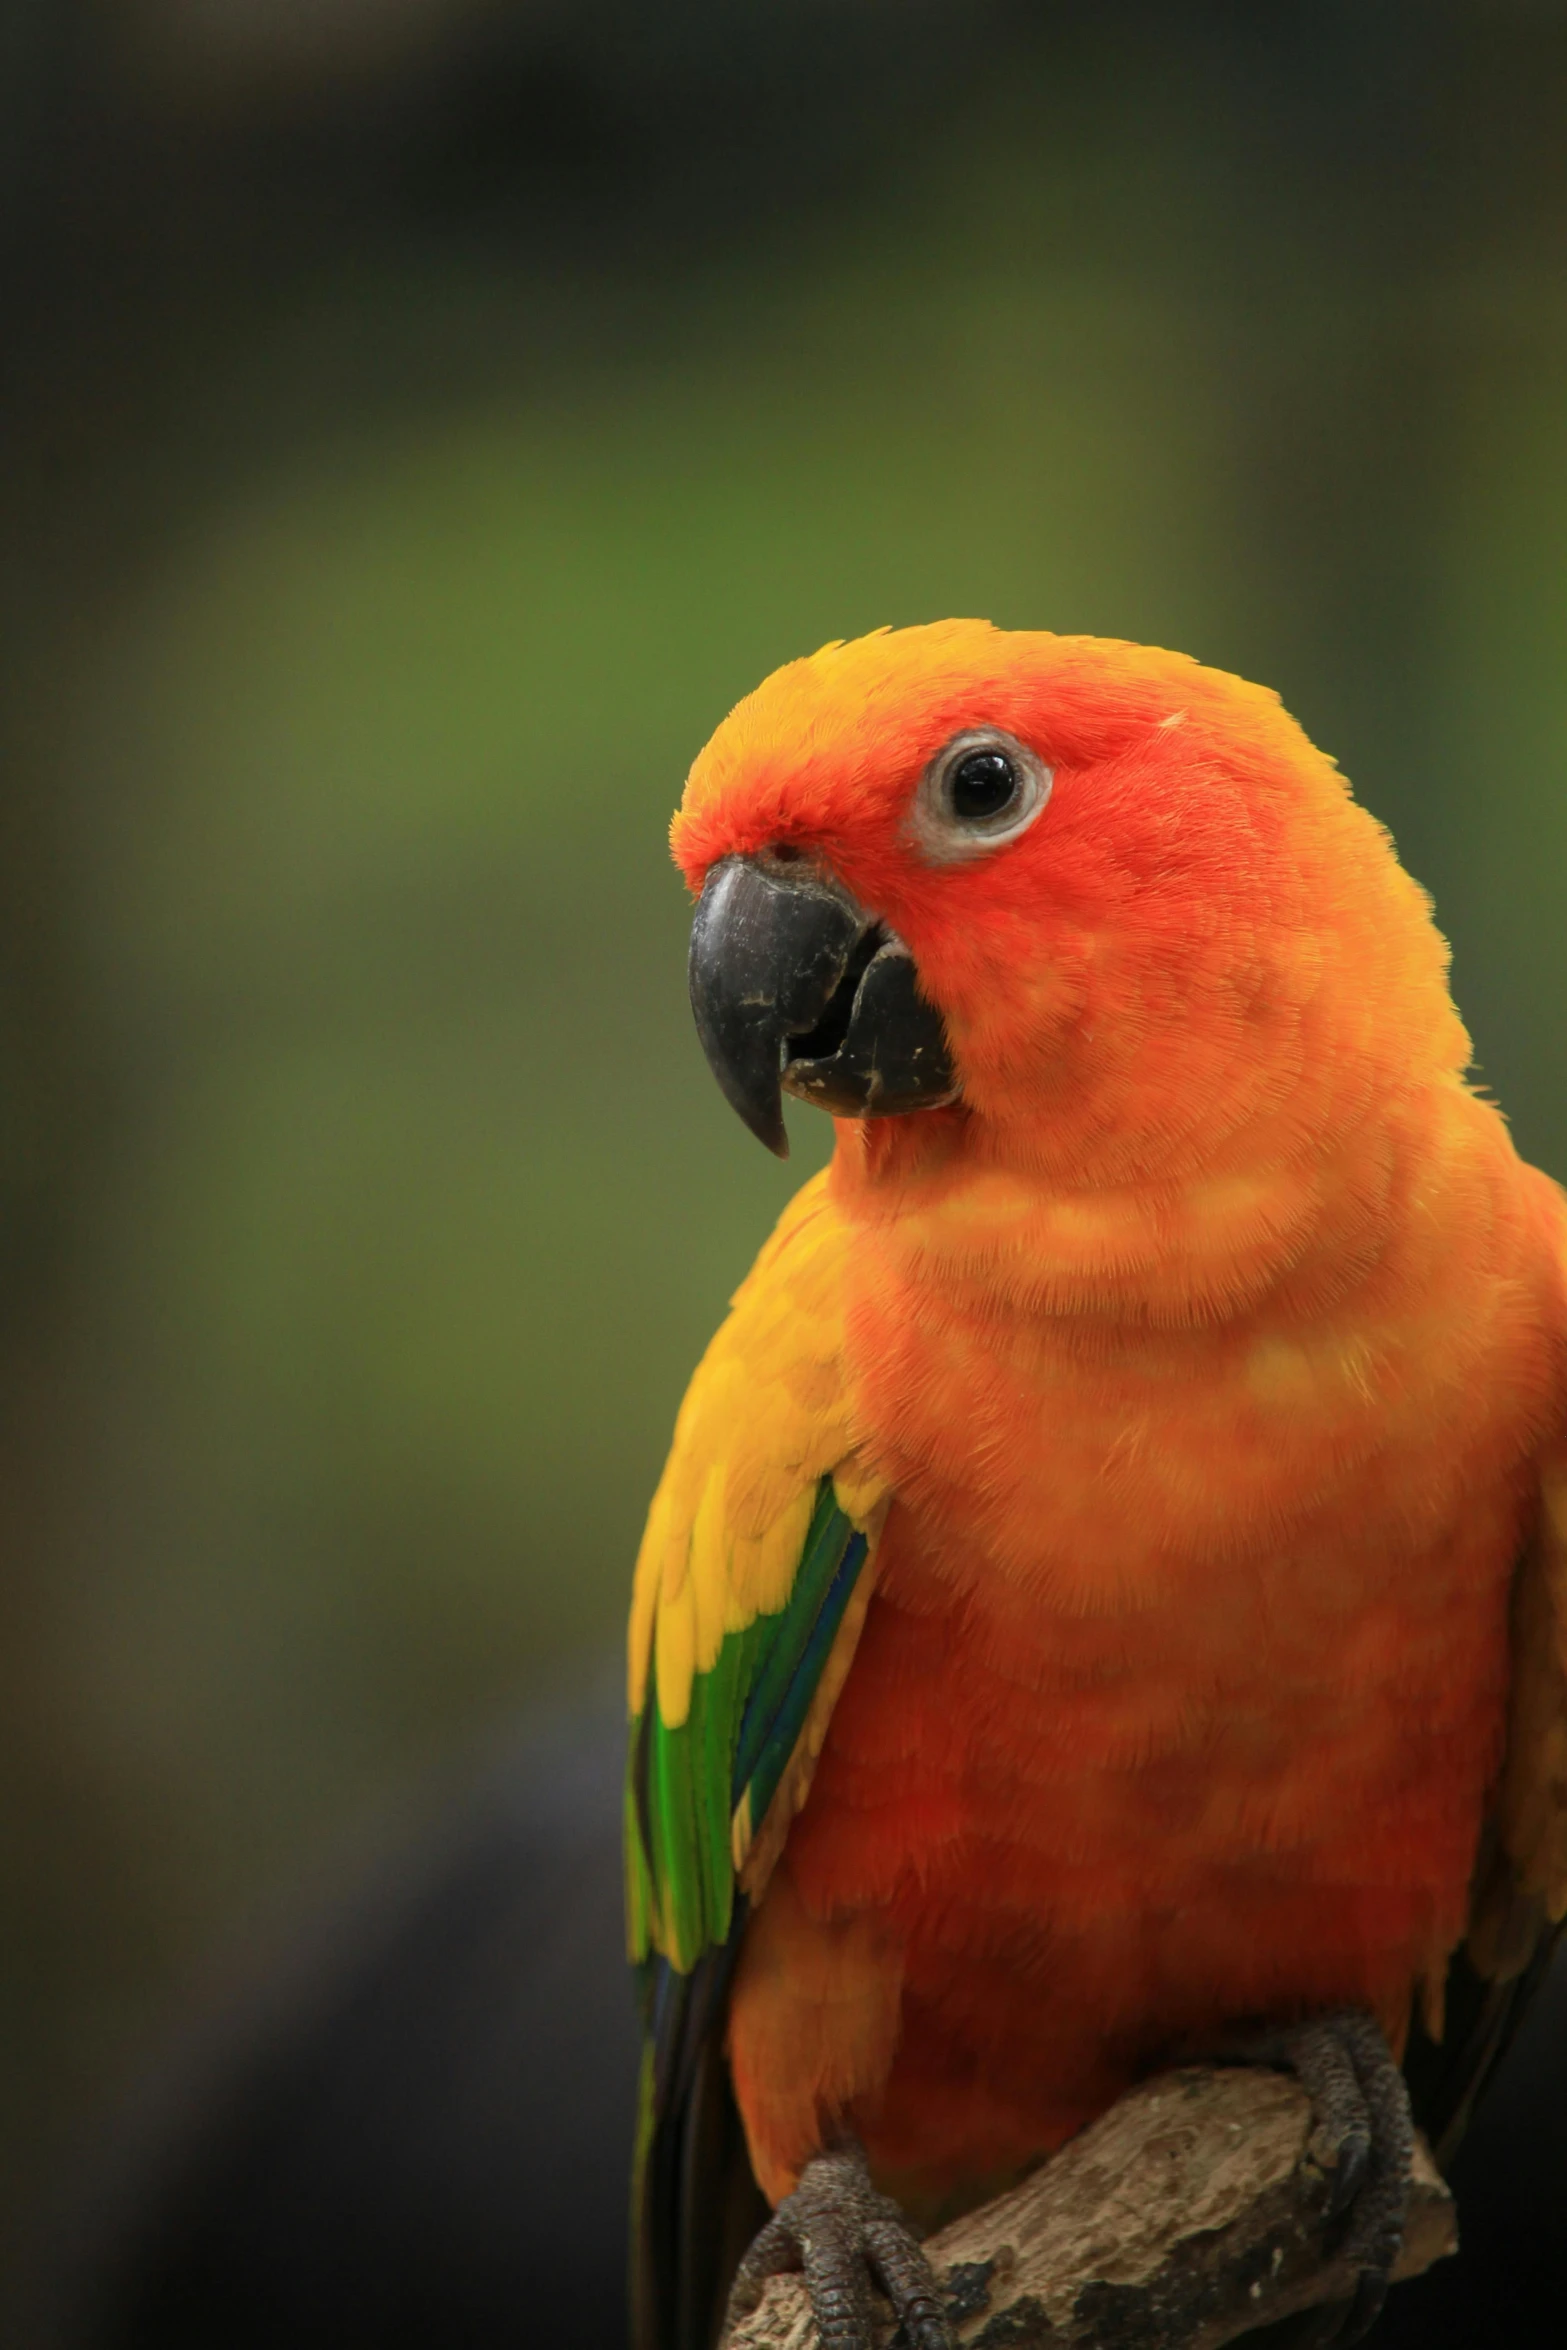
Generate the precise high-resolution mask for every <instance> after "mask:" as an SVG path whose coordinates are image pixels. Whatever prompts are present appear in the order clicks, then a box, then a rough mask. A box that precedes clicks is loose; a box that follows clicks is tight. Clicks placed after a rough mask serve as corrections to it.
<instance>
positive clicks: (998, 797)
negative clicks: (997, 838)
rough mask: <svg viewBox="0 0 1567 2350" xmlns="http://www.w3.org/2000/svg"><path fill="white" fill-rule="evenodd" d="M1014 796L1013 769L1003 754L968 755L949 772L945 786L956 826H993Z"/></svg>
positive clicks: (974, 753) (1016, 790)
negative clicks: (949, 779) (950, 773)
mask: <svg viewBox="0 0 1567 2350" xmlns="http://www.w3.org/2000/svg"><path fill="white" fill-rule="evenodd" d="M1017 795H1018V780H1017V769H1016V768H1015V767H1014V766H1013V764H1012V762H1011V760H1010V759H1009V758H1008V757H1007V755H1006V752H1005V751H994V750H992V751H970V752H969V753H968V755H967V757H966V758H962V759H960V760H959V761H958V763H957V765H956V766H955V767H954V768H953V770H952V779H951V781H950V782H949V783H948V785H947V797H948V799H949V800H950V801H951V803H952V813H953V815H954V816H956V818H957V820H958V822H959V823H960V824H994V822H995V820H996V818H997V817H998V816H1005V815H1006V813H1007V811H1008V810H1009V809H1010V807H1011V806H1012V803H1013V801H1014V800H1015V799H1016V798H1017Z"/></svg>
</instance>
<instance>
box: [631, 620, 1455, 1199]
mask: <svg viewBox="0 0 1567 2350" xmlns="http://www.w3.org/2000/svg"><path fill="white" fill-rule="evenodd" d="M985 729H992V730H996V731H998V732H999V733H1001V734H1003V735H1005V736H1007V737H1010V738H1012V739H1014V740H1015V741H1016V742H1017V743H1019V744H1021V745H1023V746H1025V747H1026V749H1027V750H1028V751H1029V752H1031V753H1032V754H1034V755H1035V757H1036V758H1037V760H1038V761H1039V762H1040V764H1041V766H1042V768H1043V769H1044V770H1045V771H1046V773H1047V776H1048V797H1047V800H1046V803H1045V804H1044V805H1043V806H1042V807H1041V808H1040V810H1039V812H1038V814H1037V816H1036V817H1034V819H1033V820H1032V821H1030V822H1029V823H1027V824H1026V826H1024V827H1023V828H1022V829H1021V830H1019V831H1018V832H1017V833H1016V834H1015V836H1013V837H1009V838H1006V839H1003V840H1001V841H1000V842H998V843H997V845H995V846H994V847H992V848H989V849H988V850H987V849H984V848H981V849H980V850H979V851H977V852H976V853H974V854H970V855H964V856H962V857H960V858H953V859H942V858H933V857H932V855H931V854H930V851H929V847H928V844H927V843H926V842H924V841H923V840H922V839H921V837H920V833H919V828H918V810H919V805H920V794H921V789H922V778H927V777H928V775H929V773H930V771H931V769H932V763H933V762H935V761H938V760H939V759H940V758H941V755H942V753H943V751H944V749H945V747H946V746H947V745H949V744H951V743H952V742H953V741H954V740H955V739H957V738H962V737H964V736H966V735H967V734H970V733H974V732H975V731H976V730H985ZM672 841H673V847H674V853H675V856H676V859H677V862H678V863H679V864H680V866H681V868H682V870H683V872H684V873H685V875H686V877H687V879H688V881H689V882H690V883H691V884H692V886H693V887H694V888H700V887H701V885H702V882H703V880H704V878H705V876H706V875H707V873H708V872H709V871H710V870H711V869H712V867H713V866H714V865H715V864H716V863H718V862H719V861H720V860H722V859H725V858H728V857H735V856H743V857H755V856H757V855H762V856H766V855H768V854H770V853H774V852H777V851H779V850H783V851H785V852H786V853H787V852H791V851H792V852H795V853H797V854H798V853H803V854H804V855H805V856H807V857H809V858H810V859H812V860H813V861H815V862H816V863H817V864H819V865H820V866H821V867H823V868H824V869H825V870H826V871H827V872H828V873H829V874H831V875H832V876H834V877H836V879H837V880H838V881H839V882H841V883H842V885H843V886H844V887H845V888H846V889H847V890H848V891H850V892H851V893H852V894H853V896H854V898H855V899H856V900H858V901H859V903H860V904H861V905H863V906H864V907H865V908H867V909H869V910H870V911H871V912H872V913H874V915H875V916H877V917H878V918H879V919H880V920H881V921H882V922H884V923H885V924H887V925H888V926H889V927H890V928H891V929H892V930H893V931H895V932H896V933H897V935H898V936H899V937H900V938H901V939H902V940H903V941H904V942H905V943H906V944H907V946H908V949H909V951H910V953H911V954H912V956H913V959H914V963H915V967H916V970H917V973H918V979H919V985H920V987H921V989H922V991H923V992H924V994H925V995H926V996H927V997H928V998H929V1000H930V1001H931V1002H933V1003H934V1004H935V1005H936V1006H937V1007H938V1009H939V1010H940V1012H941V1014H942V1016H943V1019H944V1022H945V1025H946V1030H947V1034H948V1037H949V1039H950V1042H951V1046H952V1050H953V1056H954V1059H955V1061H956V1064H957V1067H958V1071H959V1075H960V1079H961V1087H962V1102H963V1105H964V1110H965V1112H966V1113H967V1115H968V1116H969V1117H970V1118H971V1119H972V1118H977V1119H978V1120H980V1121H981V1122H983V1124H984V1125H985V1127H986V1128H987V1129H988V1130H990V1132H989V1135H988V1136H987V1138H986V1140H987V1141H990V1142H998V1143H999V1137H1000V1134H1001V1132H1002V1130H1006V1132H1007V1134H1008V1135H1009V1137H1010V1141H1009V1144H1008V1147H1009V1148H1010V1149H1011V1150H1012V1151H1014V1152H1015V1150H1016V1149H1017V1148H1018V1147H1019V1146H1020V1144H1021V1141H1022V1139H1023V1136H1024V1133H1025V1131H1027V1132H1028V1133H1029V1135H1030V1136H1031V1140H1032V1144H1033V1148H1034V1151H1035V1153H1037V1151H1038V1150H1039V1149H1045V1150H1047V1151H1050V1150H1051V1145H1052V1131H1053V1130H1054V1139H1055V1140H1056V1141H1057V1142H1059V1144H1060V1146H1061V1150H1062V1154H1063V1156H1062V1163H1063V1164H1066V1163H1068V1162H1070V1163H1072V1164H1073V1165H1075V1166H1076V1167H1077V1169H1078V1171H1079V1172H1080V1173H1082V1172H1085V1171H1087V1170H1086V1169H1085V1168H1084V1165H1083V1158H1082V1154H1083V1152H1084V1150H1085V1149H1088V1150H1089V1151H1090V1153H1091V1155H1092V1157H1093V1159H1094V1160H1095V1162H1096V1163H1097V1164H1098V1165H1099V1167H1100V1170H1101V1171H1103V1169H1104V1166H1105V1164H1106V1163H1107V1162H1106V1160H1105V1156H1104V1154H1105V1153H1106V1152H1108V1153H1109V1156H1110V1160H1112V1161H1113V1159H1114V1157H1115V1153H1116V1151H1117V1150H1119V1151H1120V1152H1121V1153H1122V1154H1123V1156H1124V1158H1125V1161H1126V1165H1127V1167H1128V1169H1129V1170H1135V1171H1140V1172H1145V1173H1146V1172H1153V1171H1154V1170H1155V1169H1156V1167H1157V1166H1158V1165H1159V1163H1160V1162H1161V1160H1162V1159H1163V1158H1164V1157H1165V1156H1166V1155H1167V1154H1168V1153H1170V1152H1171V1151H1177V1152H1179V1149H1180V1147H1181V1145H1182V1142H1183V1138H1184V1140H1185V1141H1186V1142H1188V1143H1189V1142H1191V1141H1192V1140H1193V1139H1194V1138H1195V1137H1197V1136H1198V1135H1200V1137H1201V1139H1202V1143H1203V1147H1204V1148H1213V1147H1215V1146H1217V1145H1218V1144H1219V1143H1220V1142H1222V1138H1223V1135H1224V1133H1225V1131H1226V1130H1227V1129H1228V1128H1230V1127H1232V1126H1233V1125H1234V1124H1236V1123H1237V1122H1241V1123H1250V1122H1251V1121H1252V1120H1253V1119H1254V1118H1255V1117H1256V1116H1257V1114H1258V1113H1259V1110H1260V1109H1262V1108H1263V1107H1264V1106H1266V1104H1267V1102H1268V1101H1269V1100H1270V1098H1271V1100H1272V1103H1273V1106H1274V1107H1275V1108H1277V1109H1279V1110H1283V1109H1285V1108H1286V1106H1287V1103H1288V1099H1289V1097H1290V1095H1291V1092H1292V1090H1293V1086H1294V1080H1295V1077H1296V1076H1297V1074H1298V1072H1299V1069H1300V1066H1301V1064H1302V1061H1303V1059H1305V1058H1306V1057H1308V1055H1307V1048H1306V1044H1305V1032H1306V1031H1307V1030H1308V1029H1309V1030H1310V1031H1311V1037H1312V1041H1311V1044H1310V1056H1309V1057H1311V1058H1313V1059H1315V1060H1317V1061H1318V1062H1319V1064H1320V1061H1321V1058H1322V1055H1323V1053H1324V1050H1325V1049H1326V1050H1327V1051H1328V1052H1329V1055H1330V1057H1332V1056H1333V1055H1334V1054H1335V1053H1336V1048H1337V1047H1338V1046H1339V1045H1341V1044H1342V1042H1343V1041H1344V1039H1345V1038H1346V1037H1347V1036H1349V1035H1350V1034H1352V1035H1353V1041H1354V1048H1355V1049H1354V1054H1353V1056H1352V1057H1353V1059H1354V1062H1355V1064H1356V1066H1357V1067H1360V1068H1361V1069H1368V1068H1370V1067H1372V1066H1376V1067H1378V1069H1379V1074H1380V1076H1381V1077H1382V1078H1385V1081H1387V1082H1397V1081H1398V1076H1399V1073H1400V1072H1401V1071H1407V1070H1408V1069H1410V1068H1411V1066H1415V1065H1418V1066H1419V1067H1420V1068H1421V1069H1427V1070H1428V1069H1430V1068H1432V1067H1434V1066H1441V1067H1444V1068H1446V1069H1449V1070H1452V1071H1457V1070H1460V1069H1461V1068H1462V1067H1463V1066H1464V1064H1465V1062H1466V1061H1467V1058H1468V1042H1467V1039H1466V1037H1465V1035H1464V1032H1463V1029H1462V1027H1461V1025H1460V1023H1459V1021H1458V1019H1457V1016H1456V1014H1455V1013H1454V1011H1453V1009H1452V1005H1451V1002H1450V999H1449V996H1448V992H1447V984H1446V954H1445V949H1444V947H1443V945H1442V942H1441V940H1440V939H1439V937H1438V936H1437V934H1436V932H1435V930H1434V928H1433V927H1432V924H1431V920H1430V914H1429V909H1428V906H1427V904H1426V901H1425V898H1424V896H1423V893H1421V892H1420V890H1419V889H1418V888H1417V887H1416V885H1415V884H1414V883H1413V882H1412V881H1410V879H1409V878H1408V876H1407V875H1406V874H1405V873H1404V872H1403V871H1402V869H1401V868H1400V866H1399V864H1398V862H1397V859H1396V857H1395V855H1394V853H1393V849H1392V845H1391V843H1390V842H1389V840H1388V839H1387V836H1386V834H1385V833H1384V832H1383V830H1382V828H1381V827H1380V826H1379V825H1377V824H1376V822H1375V821H1374V819H1373V818H1371V817H1370V816H1369V815H1368V814H1367V813H1366V812H1365V811H1364V810H1363V809H1361V808H1359V807H1358V806H1357V805H1356V804H1355V802H1354V800H1353V799H1352V797H1351V795H1350V793H1349V790H1348V788H1347V786H1346V785H1345V783H1344V781H1343V779H1342V778H1341V777H1340V775H1339V774H1338V772H1337V770H1336V768H1335V767H1334V766H1333V764H1332V762H1331V761H1330V760H1329V759H1327V758H1326V757H1324V756H1323V754H1322V753H1320V752H1319V751H1317V750H1315V749H1314V748H1313V746H1312V745H1311V744H1310V742H1309V741H1308V740H1307V739H1306V737H1305V736H1304V735H1303V734H1302V732H1301V730H1300V729H1299V727H1298V726H1296V724H1295V723H1294V721H1293V720H1292V719H1291V718H1290V717H1289V716H1288V715H1287V714H1286V712H1285V711H1284V710H1283V708H1282V707H1281V705H1280V703H1279V701H1278V699H1277V697H1276V696H1275V695H1273V694H1271V693H1269V692H1267V691H1265V690H1264V689H1262V688H1260V687H1257V686H1253V685H1248V684H1246V683H1244V682H1243V681H1241V680H1240V679H1237V678H1233V677H1230V676H1226V675H1224V674H1223V673H1221V672H1218V671H1215V670H1209V669H1205V668H1203V667H1202V666H1200V664H1198V663H1197V662H1195V661H1192V660H1189V659H1187V658H1185V657H1184V656H1182V655H1178V654H1173V653H1168V652H1162V651H1157V650H1152V649H1149V648H1145V647H1142V646H1136V645H1129V644H1121V643H1116V642H1110V641H1104V640H1099V639H1095V638H1083V637H1058V636H1053V635H1049V634H1047V633H1044V632H1016V633H1009V632H1005V631H1002V630H998V629H995V628H992V627H991V626H990V625H989V624H988V623H986V622H983V621H970V620H951V621H940V622H936V623H933V624H931V625H929V626H926V627H919V628H908V629H901V630H895V631H883V632H880V633H878V634H876V635H873V636H869V637H863V638H860V639H858V640H856V641H855V642H853V643H848V644H834V645H828V646H825V647H824V648H823V649H822V650H821V651H820V652H819V653H816V654H813V655H812V656H811V657H810V658H809V659H806V660H801V661H795V662H792V663H790V664H789V665H788V666H787V667H785V668H783V669H780V670H778V671H776V672H775V673H774V675H773V676H772V677H770V678H768V679H767V680H766V681H765V682H764V683H763V684H762V685H761V686H759V687H758V688H757V690H756V691H755V692H754V693H752V694H750V695H749V696H747V698H746V699H745V700H744V701H743V702H741V703H740V704H739V705H738V706H737V708H736V709H735V710H734V711H732V712H731V714H730V716H729V717H728V718H727V719H726V720H725V721H724V723H723V724H722V725H721V726H720V727H719V729H718V731H717V733H716V734H715V735H714V736H713V738H712V740H711V742H710V743H709V744H708V745H707V747H706V749H705V750H704V751H703V752H702V753H701V755H700V756H699V758H698V759H697V761H696V763H695V765H694V767H693V768H692V771H691V776H690V780H689V782H688V785H687V789H686V794H685V799H684V802H683V804H682V807H681V809H680V812H679V814H678V815H677V817H676V819H675V822H674V826H673V832H672ZM1336 1057H1337V1058H1338V1059H1340V1060H1342V1059H1343V1055H1342V1053H1336ZM1300 1108H1301V1111H1302V1114H1303V1115H1308V1116H1315V1115H1316V1114H1317V1108H1316V1106H1315V1105H1313V1106H1312V1107H1311V1108H1310V1109H1309V1110H1308V1109H1307V1108H1306V1106H1305V1105H1300ZM882 1123H883V1124H889V1123H892V1122H890V1121H882ZM948 1123H950V1121H948ZM921 1125H922V1126H924V1127H926V1128H930V1127H931V1126H932V1120H930V1119H928V1118H927V1119H924V1120H922V1121H921ZM972 1140H973V1141H974V1143H975V1145H976V1147H982V1144H981V1138H980V1137H979V1136H974V1137H972ZM878 1142H880V1138H878ZM881 1147H885V1148H902V1149H905V1150H909V1149H912V1148H913V1147H914V1145H913V1142H912V1139H911V1138H909V1137H907V1136H905V1137H902V1138H900V1139H899V1140H897V1141H889V1142H887V1143H886V1144H884V1145H882V1146H881ZM1052 1155H1054V1154H1053V1151H1052Z"/></svg>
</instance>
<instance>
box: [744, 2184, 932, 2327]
mask: <svg viewBox="0 0 1567 2350" xmlns="http://www.w3.org/2000/svg"><path fill="white" fill-rule="evenodd" d="M799 2270H803V2271H804V2274H805V2286H806V2291H807V2292H808V2293H809V2295H810V2299H811V2313H812V2315H813V2317H814V2318H815V2320H816V2328H817V2332H818V2333H819V2334H820V2336H821V2342H822V2350H873V2345H874V2343H875V2339H876V2332H875V2327H874V2325H873V2322H872V2314H871V2286H872V2284H873V2283H874V2284H877V2285H880V2287H881V2289H882V2291H883V2292H884V2293H885V2294H886V2296H887V2299H888V2300H889V2301H890V2302H891V2303H892V2306H893V2310H894V2312H895V2313H896V2315H897V2317H898V2319H899V2322H900V2323H901V2325H902V2327H903V2330H904V2333H905V2334H906V2336H907V2338H908V2341H909V2343H910V2345H911V2350H952V2332H951V2328H950V2327H949V2325H948V2323H947V2317H946V2312H945V2310H944V2308H943V2307H942V2301H941V2291H940V2287H939V2286H938V2285H937V2283H936V2279H935V2276H934V2273H933V2272H932V2269H931V2265H930V2262H929V2261H928V2260H927V2259H926V2258H925V2255H924V2253H923V2251H922V2250H921V2248H920V2244H919V2240H918V2238H917V2237H916V2236H915V2234H914V2232H913V2230H912V2228H911V2227H910V2226H909V2223H908V2221H907V2220H906V2219H905V2218H904V2216H903V2214H902V2212H901V2211H900V2210H899V2209H898V2206H897V2205H896V2203H894V2202H893V2201H892V2199H891V2197H890V2196H887V2195H881V2194H878V2192H877V2190H876V2189H875V2187H873V2186H872V2184H871V2179H870V2173H869V2171H868V2170H867V2169H866V2166H865V2156H864V2154H863V2152H862V2151H861V2149H860V2148H859V2147H858V2146H857V2145H855V2144H854V2143H853V2142H852V2141H850V2142H847V2143H845V2144H844V2145H842V2146H837V2147H834V2148H833V2150H832V2151H831V2152H830V2153H827V2154H818V2155H816V2156H815V2157H814V2158H813V2159H812V2160H811V2161H810V2162H808V2163H807V2164H806V2166H805V2169H804V2170H803V2171H802V2172H801V2174H800V2183H799V2185H798V2186H797V2187H796V2188H795V2190H794V2193H793V2194H792V2195H786V2196H785V2197H784V2200H783V2201H782V2203H780V2204H779V2206H778V2209H777V2210H776V2211H775V2212H774V2214H773V2216H772V2218H771V2219H770V2220H769V2221H768V2222H767V2225H766V2226H765V2227H764V2228H763V2229H762V2230H761V2232H760V2234H759V2235H758V2236H757V2238H756V2240H755V2242H754V2243H753V2244H752V2246H751V2248H750V2250H749V2251H748V2252H747V2254H746V2256H745V2258H744V2259H743V2260H742V2261H741V2263H740V2266H739V2268H738V2269H737V2271H736V2272H735V2281H734V2285H733V2288H732V2290H731V2292H730V2296H729V2308H728V2311H727V2313H726V2315H725V2318H724V2335H725V2338H726V2339H727V2337H728V2336H729V2334H730V2333H732V2332H733V2330H734V2328H735V2326H736V2325H737V2324H738V2323H739V2322H740V2320H741V2319H742V2318H745V2317H749V2316H750V2314H751V2312H752V2311H753V2310H754V2309H755V2308H756V2306H757V2304H758V2302H759V2301H760V2300H761V2298H762V2293H763V2290H764V2288H765V2286H766V2284H767V2280H768V2278H769V2277H775V2276H782V2275H785V2274H787V2273H789V2272H790V2271H799Z"/></svg>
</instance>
